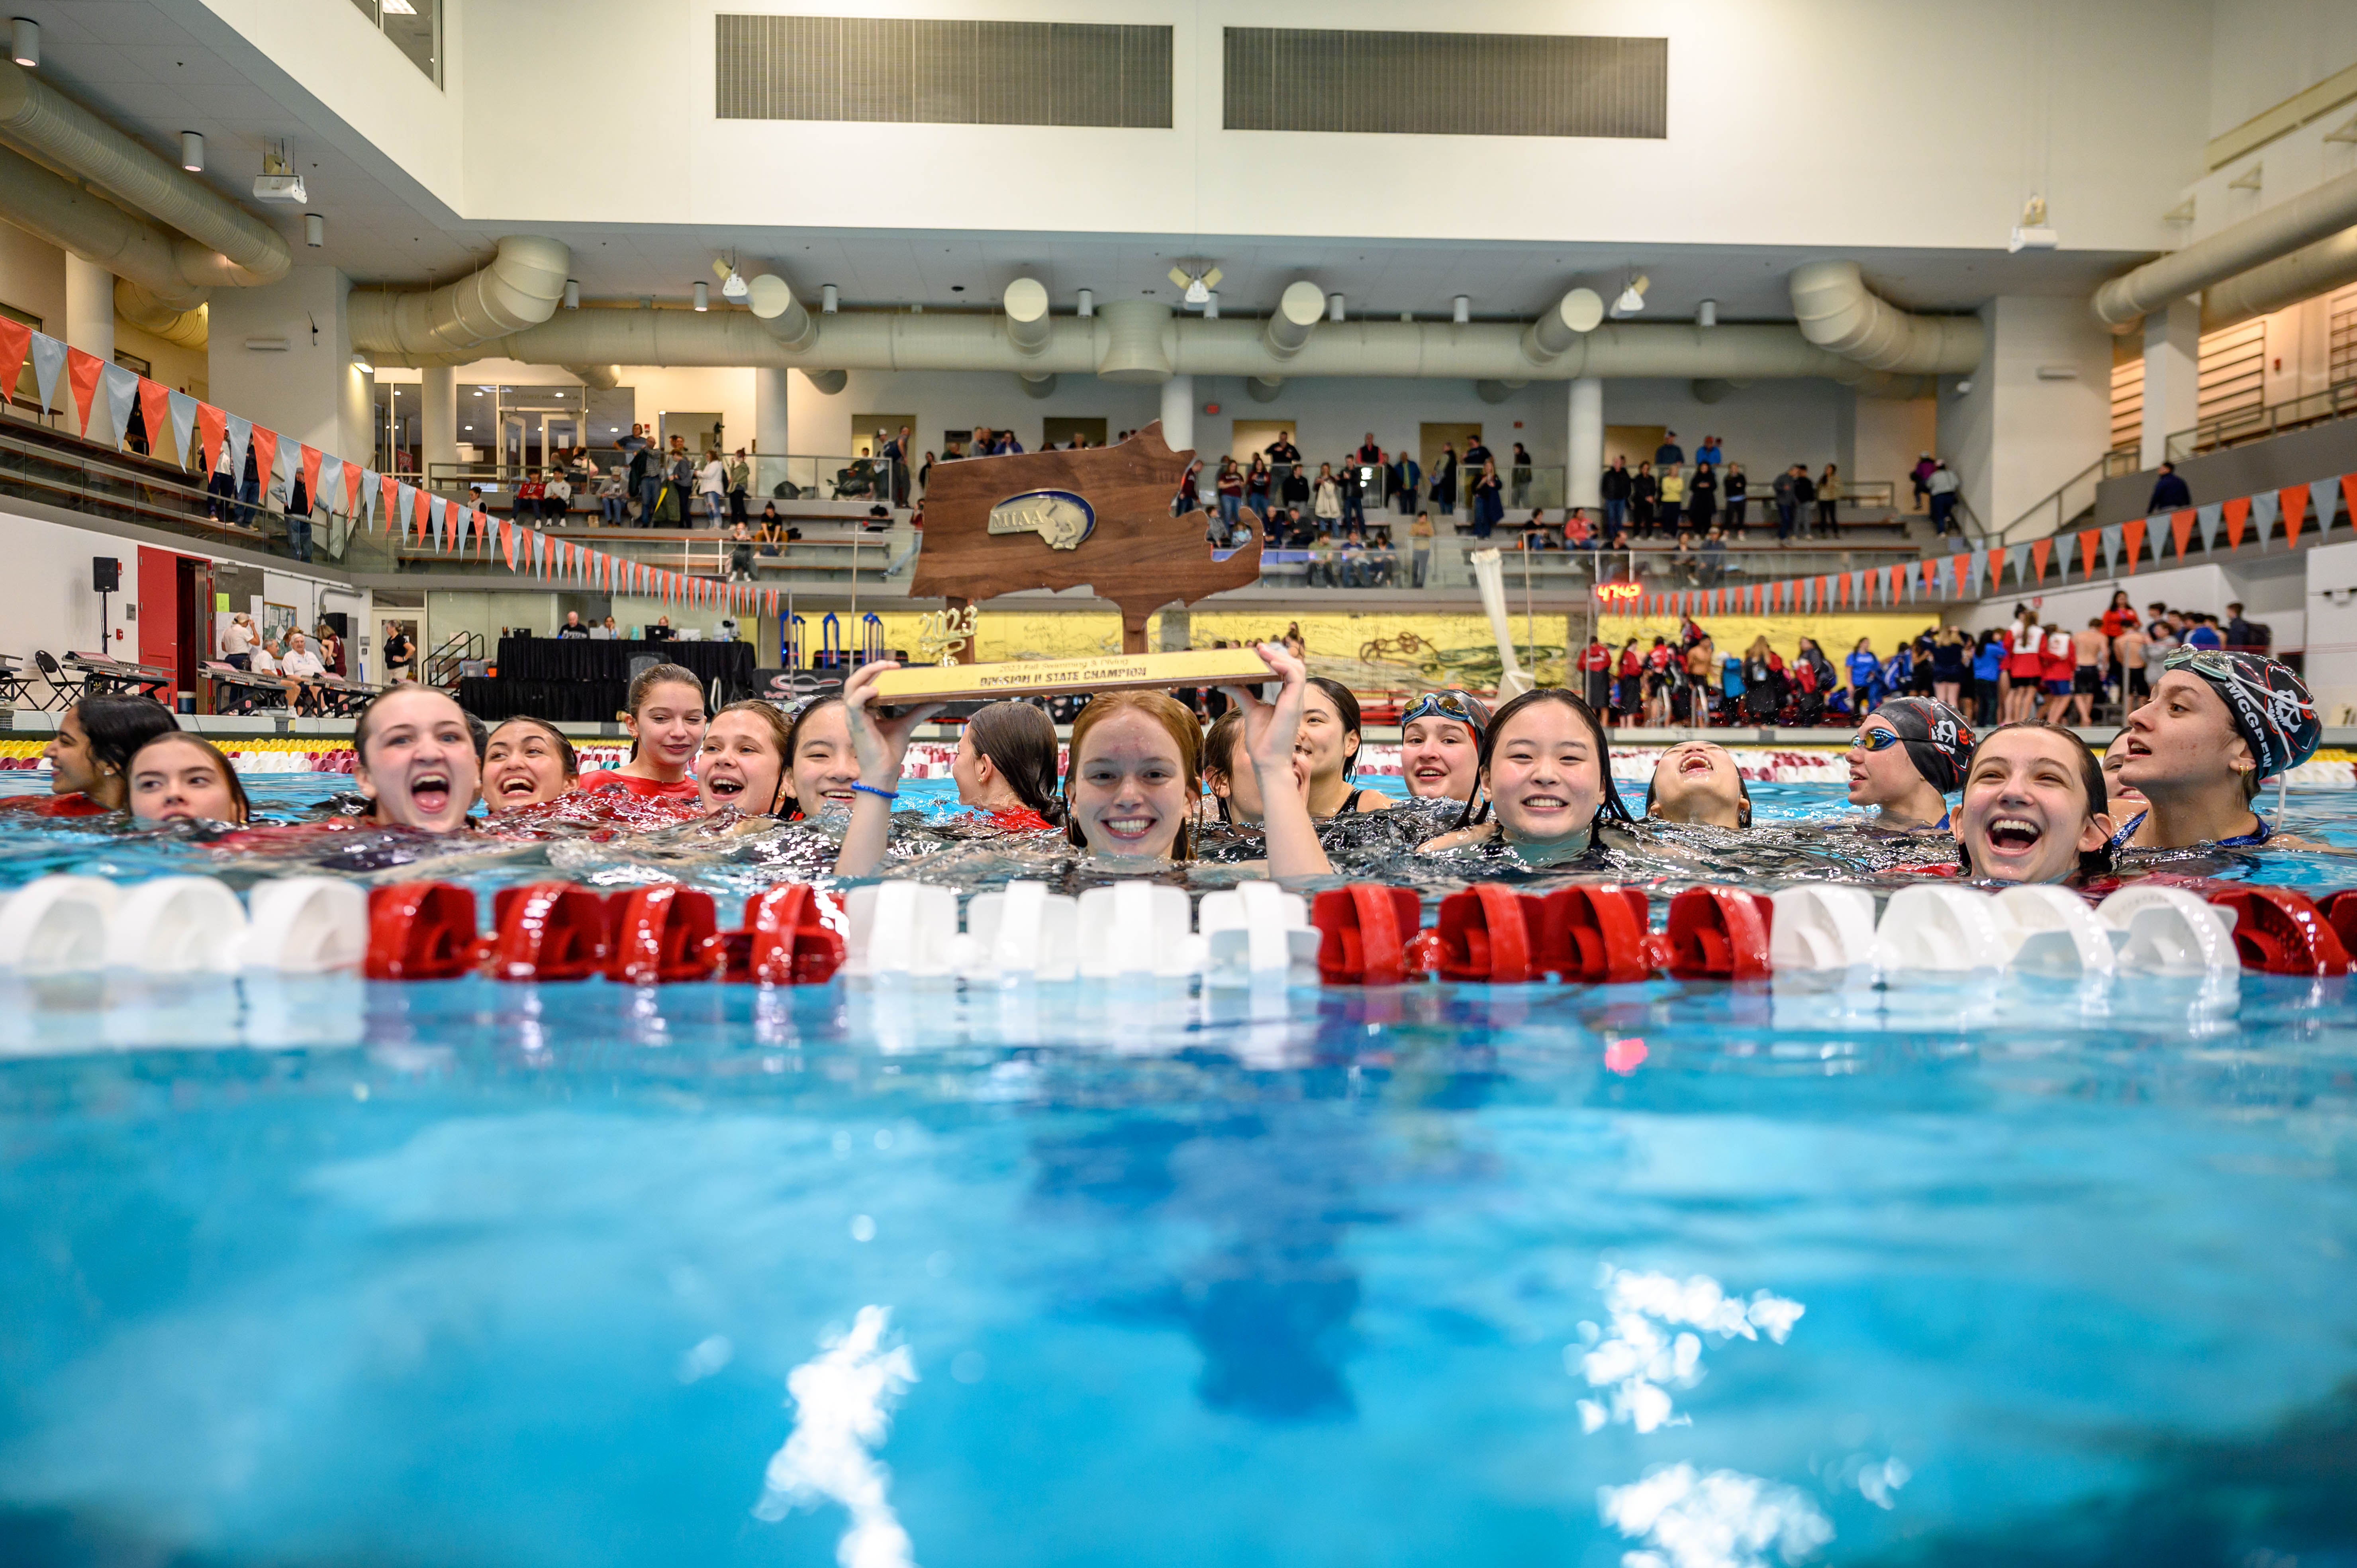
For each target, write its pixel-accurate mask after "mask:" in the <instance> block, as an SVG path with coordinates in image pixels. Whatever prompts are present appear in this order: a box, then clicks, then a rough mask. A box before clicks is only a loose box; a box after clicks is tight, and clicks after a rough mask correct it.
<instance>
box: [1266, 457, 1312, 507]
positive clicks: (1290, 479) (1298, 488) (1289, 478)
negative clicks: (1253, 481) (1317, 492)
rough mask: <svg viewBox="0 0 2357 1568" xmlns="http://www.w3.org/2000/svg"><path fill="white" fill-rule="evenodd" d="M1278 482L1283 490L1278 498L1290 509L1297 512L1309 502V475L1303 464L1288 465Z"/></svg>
mask: <svg viewBox="0 0 2357 1568" xmlns="http://www.w3.org/2000/svg"><path fill="white" fill-rule="evenodd" d="M1272 471H1273V470H1272ZM1277 482H1278V487H1279V489H1280V492H1281V493H1280V495H1279V497H1278V499H1281V500H1282V501H1284V503H1285V504H1286V507H1287V508H1288V509H1290V510H1294V511H1299V510H1301V509H1302V508H1303V507H1306V506H1308V504H1309V476H1308V473H1307V472H1305V471H1304V469H1303V467H1302V465H1301V464H1299V463H1295V464H1292V465H1290V466H1288V467H1286V470H1285V472H1284V474H1283V475H1282V476H1280V477H1279V478H1278V481H1277Z"/></svg>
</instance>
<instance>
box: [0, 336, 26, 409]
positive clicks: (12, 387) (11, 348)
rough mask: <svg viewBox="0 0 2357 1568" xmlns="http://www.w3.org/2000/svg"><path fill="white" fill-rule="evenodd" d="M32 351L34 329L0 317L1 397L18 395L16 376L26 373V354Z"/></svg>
mask: <svg viewBox="0 0 2357 1568" xmlns="http://www.w3.org/2000/svg"><path fill="white" fill-rule="evenodd" d="M32 351H33V329H32V328H30V327H27V326H26V325H25V324H24V323H23V322H21V321H12V320H10V319H8V318H7V317H0V397H9V398H13V397H15V396H16V378H17V377H18V376H21V375H23V374H24V373H25V356H26V355H27V354H29V353H31V352H32Z"/></svg>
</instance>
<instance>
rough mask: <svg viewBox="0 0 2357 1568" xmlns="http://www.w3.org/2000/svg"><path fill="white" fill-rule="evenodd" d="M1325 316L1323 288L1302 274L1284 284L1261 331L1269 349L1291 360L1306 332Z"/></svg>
mask: <svg viewBox="0 0 2357 1568" xmlns="http://www.w3.org/2000/svg"><path fill="white" fill-rule="evenodd" d="M1325 318H1326V291H1325V290H1324V289H1321V288H1319V287H1318V285H1316V284H1314V283H1311V282H1310V281H1309V280H1308V279H1307V278H1303V279H1301V280H1299V281H1298V282H1296V283H1289V284H1286V285H1285V293H1284V294H1283V295H1281V296H1280V297H1279V298H1278V300H1277V302H1276V308H1275V310H1272V311H1270V312H1269V316H1268V326H1267V327H1266V328H1265V329H1263V331H1262V333H1261V339H1262V341H1264V342H1265V343H1266V344H1267V345H1268V351H1269V352H1270V353H1272V354H1274V355H1275V356H1276V357H1277V358H1278V359H1280V360H1290V359H1291V358H1293V356H1294V355H1296V354H1298V353H1299V352H1301V349H1302V345H1304V344H1306V343H1308V341H1309V335H1310V334H1311V333H1312V332H1315V331H1317V330H1318V323H1319V322H1320V321H1323V320H1324V319H1325Z"/></svg>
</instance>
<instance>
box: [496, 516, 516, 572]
mask: <svg viewBox="0 0 2357 1568" xmlns="http://www.w3.org/2000/svg"><path fill="white" fill-rule="evenodd" d="M515 536H516V531H515V524H514V523H512V522H510V521H507V520H506V519H505V518H501V519H500V553H501V554H502V555H505V556H506V557H507V560H508V570H509V571H511V572H512V571H514V570H515V546H516V538H515Z"/></svg>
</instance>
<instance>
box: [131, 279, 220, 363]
mask: <svg viewBox="0 0 2357 1568" xmlns="http://www.w3.org/2000/svg"><path fill="white" fill-rule="evenodd" d="M114 314H115V315H117V316H120V317H123V319H124V320H125V321H128V322H129V323H131V325H132V326H134V327H136V328H139V329H140V330H141V331H142V332H146V333H150V334H152V335H153V336H155V337H157V338H162V339H164V341H166V342H167V343H178V345H179V346H180V347H181V348H183V349H201V348H203V347H204V346H205V345H206V344H207V343H209V342H210V341H211V340H212V318H211V316H210V313H209V312H208V311H207V309H206V307H205V306H201V305H200V306H197V307H196V308H195V309H194V310H182V309H181V308H180V307H179V306H176V305H167V304H166V303H165V302H164V301H162V300H160V299H158V298H156V295H153V294H151V293H149V292H148V291H147V290H146V289H145V288H144V287H142V286H141V285H138V284H135V283H133V282H132V281H131V280H130V279H129V278H116V279H115V280H114Z"/></svg>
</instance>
